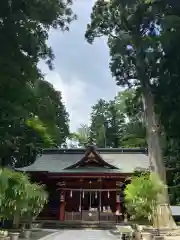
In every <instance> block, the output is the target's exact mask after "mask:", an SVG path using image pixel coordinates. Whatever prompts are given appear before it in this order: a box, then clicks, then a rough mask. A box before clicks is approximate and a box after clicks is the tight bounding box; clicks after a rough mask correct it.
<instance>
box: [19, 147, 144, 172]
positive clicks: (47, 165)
mask: <svg viewBox="0 0 180 240" xmlns="http://www.w3.org/2000/svg"><path fill="white" fill-rule="evenodd" d="M86 150H87V149H45V150H44V152H43V154H42V156H39V157H37V159H36V161H35V162H34V163H33V164H32V165H30V166H27V167H23V168H19V169H17V170H21V171H27V172H34V171H48V172H54V173H55V172H56V173H57V172H64V173H67V172H78V173H79V172H98V171H100V172H122V173H132V172H134V171H135V170H146V169H148V168H149V161H148V156H147V154H146V151H145V150H144V149H123V148H102V149H96V151H97V152H98V153H99V154H100V156H101V157H102V159H103V160H104V161H106V162H107V163H108V164H111V165H113V166H115V167H116V168H118V169H114V170H113V171H112V169H106V168H101V169H100V168H96V169H95V168H94V169H93V168H79V169H78V170H77V169H74V170H73V169H71V170H65V169H66V168H68V167H69V166H71V165H74V164H76V163H77V162H78V161H80V160H81V159H82V158H83V157H84V155H85V152H86Z"/></svg>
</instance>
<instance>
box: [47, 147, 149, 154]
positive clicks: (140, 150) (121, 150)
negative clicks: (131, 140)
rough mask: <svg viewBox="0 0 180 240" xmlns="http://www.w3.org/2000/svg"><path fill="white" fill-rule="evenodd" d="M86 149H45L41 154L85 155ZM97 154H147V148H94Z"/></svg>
mask: <svg viewBox="0 0 180 240" xmlns="http://www.w3.org/2000/svg"><path fill="white" fill-rule="evenodd" d="M86 151H87V149H86V148H45V149H44V150H43V154H60V153H61V154H62V153H64V154H66V153H67V154H71V153H72V154H78V153H81V154H85V152H86ZM96 151H97V153H100V154H101V153H144V154H146V153H147V151H148V150H147V148H96Z"/></svg>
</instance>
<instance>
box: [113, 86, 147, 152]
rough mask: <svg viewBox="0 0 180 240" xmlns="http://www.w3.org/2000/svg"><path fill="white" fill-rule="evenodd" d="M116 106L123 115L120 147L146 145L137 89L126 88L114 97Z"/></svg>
mask: <svg viewBox="0 0 180 240" xmlns="http://www.w3.org/2000/svg"><path fill="white" fill-rule="evenodd" d="M115 103H116V105H117V108H119V109H120V111H121V112H122V113H123V114H124V116H125V122H124V126H123V134H122V137H121V141H120V146H121V147H127V148H130V147H132V148H133V147H147V142H146V129H145V122H144V113H143V108H142V107H143V106H142V100H141V96H140V95H139V91H138V90H137V89H126V90H124V91H122V92H119V93H118V95H117V96H116V97H115Z"/></svg>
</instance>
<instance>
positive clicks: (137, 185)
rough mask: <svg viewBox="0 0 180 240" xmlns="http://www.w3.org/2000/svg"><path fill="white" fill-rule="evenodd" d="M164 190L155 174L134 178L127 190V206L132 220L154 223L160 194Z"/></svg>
mask: <svg viewBox="0 0 180 240" xmlns="http://www.w3.org/2000/svg"><path fill="white" fill-rule="evenodd" d="M163 188H164V185H163V184H162V182H161V181H160V180H159V178H158V177H157V175H155V174H153V173H151V174H149V173H147V174H141V175H140V176H135V177H133V178H132V181H131V183H130V184H128V185H127V187H126V189H125V204H126V208H127V211H128V213H129V214H130V215H131V216H132V218H133V219H136V220H142V219H146V220H150V221H152V219H153V216H155V214H156V212H155V211H156V207H157V204H158V194H161V193H162V191H163Z"/></svg>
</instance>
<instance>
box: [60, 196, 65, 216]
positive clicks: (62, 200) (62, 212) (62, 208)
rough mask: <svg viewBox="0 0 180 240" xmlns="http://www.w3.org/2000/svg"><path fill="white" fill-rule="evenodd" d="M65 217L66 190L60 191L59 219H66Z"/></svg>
mask: <svg viewBox="0 0 180 240" xmlns="http://www.w3.org/2000/svg"><path fill="white" fill-rule="evenodd" d="M64 219H65V193H64V191H62V192H60V214H59V220H60V221H64Z"/></svg>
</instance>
